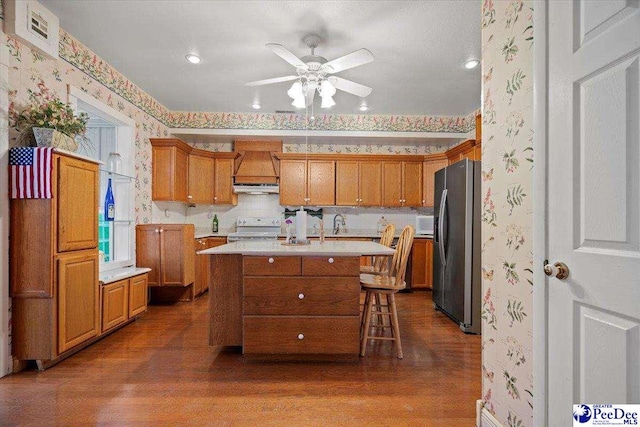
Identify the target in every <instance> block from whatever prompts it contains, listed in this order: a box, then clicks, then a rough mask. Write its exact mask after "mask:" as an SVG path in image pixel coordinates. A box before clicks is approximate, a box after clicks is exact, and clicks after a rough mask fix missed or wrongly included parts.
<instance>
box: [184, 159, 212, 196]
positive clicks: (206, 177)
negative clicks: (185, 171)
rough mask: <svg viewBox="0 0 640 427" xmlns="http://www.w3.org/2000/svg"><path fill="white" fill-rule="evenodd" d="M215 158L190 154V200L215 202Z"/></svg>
mask: <svg viewBox="0 0 640 427" xmlns="http://www.w3.org/2000/svg"><path fill="white" fill-rule="evenodd" d="M214 169H215V160H214V159H212V158H211V157H203V156H198V155H190V156H189V195H188V196H187V199H189V202H191V203H196V204H206V205H212V204H213V183H214Z"/></svg>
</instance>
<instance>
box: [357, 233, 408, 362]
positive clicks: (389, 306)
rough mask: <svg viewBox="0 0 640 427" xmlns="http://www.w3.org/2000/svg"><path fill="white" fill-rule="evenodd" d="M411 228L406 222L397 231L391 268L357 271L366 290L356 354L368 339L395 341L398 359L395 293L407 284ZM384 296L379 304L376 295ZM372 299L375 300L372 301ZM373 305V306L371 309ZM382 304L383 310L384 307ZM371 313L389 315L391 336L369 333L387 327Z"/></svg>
mask: <svg viewBox="0 0 640 427" xmlns="http://www.w3.org/2000/svg"><path fill="white" fill-rule="evenodd" d="M414 236H415V230H414V228H413V227H412V226H410V225H408V226H406V227H405V228H404V229H403V230H402V233H401V234H400V238H399V239H398V244H397V245H396V252H395V253H394V255H393V260H392V261H391V269H390V271H387V273H386V274H378V275H374V274H360V286H361V287H362V288H363V289H364V290H365V291H366V292H367V294H366V296H365V308H364V314H363V316H364V318H363V320H364V322H363V323H364V324H363V326H362V331H361V334H360V335H361V340H362V341H361V343H360V356H364V355H365V351H366V347H367V342H368V340H370V339H372V340H387V341H395V343H396V352H397V355H398V359H402V357H403V354H402V342H401V340H400V327H399V325H398V310H397V309H396V300H395V294H396V293H397V292H398V291H401V290H402V289H404V288H405V287H406V286H407V284H406V282H405V280H404V278H405V273H406V271H407V262H408V261H409V254H410V253H411V246H412V244H413V237H414ZM380 297H382V298H383V299H386V304H382V303H380V302H379V301H378V299H379V298H380ZM374 301H376V302H375V303H374ZM374 308H375V310H374ZM384 308H386V310H384ZM372 316H389V320H390V322H391V336H390V337H385V336H374V335H371V334H370V329H372V328H376V329H382V330H383V331H384V329H386V328H388V326H385V325H384V324H379V323H378V324H375V325H372V324H371V317H372Z"/></svg>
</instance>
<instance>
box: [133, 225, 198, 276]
mask: <svg viewBox="0 0 640 427" xmlns="http://www.w3.org/2000/svg"><path fill="white" fill-rule="evenodd" d="M194 235H195V228H194V226H193V224H144V225H137V226H136V265H137V266H138V267H147V268H150V269H151V271H150V272H149V286H150V287H154V286H189V285H191V284H192V283H193V281H194V278H195V266H194V261H195V260H194V256H195V243H194V242H195V237H194Z"/></svg>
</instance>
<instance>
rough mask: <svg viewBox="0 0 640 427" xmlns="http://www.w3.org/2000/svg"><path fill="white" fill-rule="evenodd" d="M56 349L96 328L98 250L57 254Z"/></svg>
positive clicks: (82, 339)
mask: <svg viewBox="0 0 640 427" xmlns="http://www.w3.org/2000/svg"><path fill="white" fill-rule="evenodd" d="M57 267H58V274H57V278H58V353H62V352H64V351H67V350H69V349H71V348H73V347H75V346H76V345H78V344H81V343H83V342H85V341H86V340H88V339H90V338H93V337H95V336H96V335H98V333H99V331H100V318H99V312H100V311H99V303H100V297H99V295H98V286H99V285H98V251H97V250H95V249H93V250H87V251H81V252H74V253H66V254H62V255H59V256H58V262H57Z"/></svg>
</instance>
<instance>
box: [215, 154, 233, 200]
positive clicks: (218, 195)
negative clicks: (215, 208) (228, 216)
mask: <svg viewBox="0 0 640 427" xmlns="http://www.w3.org/2000/svg"><path fill="white" fill-rule="evenodd" d="M214 182H215V184H214V192H213V196H214V197H213V202H214V203H215V204H216V205H235V204H237V203H238V199H237V197H236V196H235V195H234V194H233V159H216V176H215V181H214Z"/></svg>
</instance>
